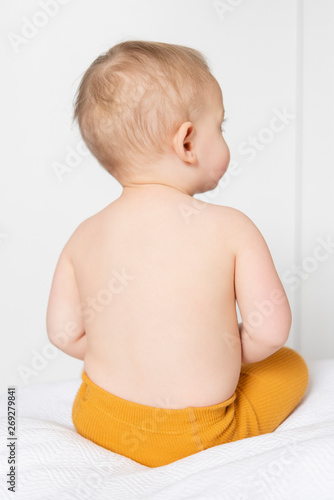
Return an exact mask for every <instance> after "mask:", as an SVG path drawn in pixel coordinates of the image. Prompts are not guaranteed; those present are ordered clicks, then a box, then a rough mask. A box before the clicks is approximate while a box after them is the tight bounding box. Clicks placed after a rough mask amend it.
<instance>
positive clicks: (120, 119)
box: [73, 40, 216, 178]
mask: <svg viewBox="0 0 334 500" xmlns="http://www.w3.org/2000/svg"><path fill="white" fill-rule="evenodd" d="M213 81H216V80H215V78H214V77H213V75H212V74H211V72H210V68H209V66H208V63H207V61H206V59H205V58H204V56H203V55H202V54H201V53H200V52H198V51H197V50H195V49H192V48H190V47H185V46H181V45H174V44H167V43H162V42H149V41H141V40H133V41H124V42H121V43H119V44H117V45H115V46H113V47H112V48H111V49H110V50H108V51H107V52H105V53H104V54H102V55H100V56H99V57H98V58H97V59H95V61H94V62H93V63H92V64H91V65H90V66H89V68H88V69H87V71H86V72H85V73H84V75H83V78H82V80H81V83H80V85H79V88H78V90H77V94H76V100H75V109H74V115H73V120H76V119H77V120H78V124H79V128H80V132H81V135H82V137H83V139H84V141H85V143H86V144H87V147H88V148H89V149H90V151H91V152H92V154H93V155H94V156H95V157H96V158H97V160H98V161H99V163H100V164H101V165H102V166H103V167H104V168H105V169H106V170H107V171H108V172H109V173H111V174H112V175H114V176H115V177H116V178H120V177H121V176H122V174H123V173H127V172H129V171H131V170H132V168H133V167H136V165H138V164H142V165H143V166H144V165H145V162H147V161H148V160H150V161H152V159H155V158H158V157H159V156H160V155H162V154H164V153H166V152H167V151H170V147H171V142H170V141H171V138H172V137H173V134H174V133H175V132H176V131H177V129H178V127H179V126H180V125H181V124H182V123H183V122H184V121H194V120H196V119H197V118H198V117H199V116H200V115H201V113H202V112H203V109H204V107H205V103H206V96H207V93H208V92H207V90H208V86H209V85H210V83H212V82H213Z"/></svg>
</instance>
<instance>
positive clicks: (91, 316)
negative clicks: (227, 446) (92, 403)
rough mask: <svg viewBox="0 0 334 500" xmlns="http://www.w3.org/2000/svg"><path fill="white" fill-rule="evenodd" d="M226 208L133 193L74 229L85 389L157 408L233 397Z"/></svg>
mask: <svg viewBox="0 0 334 500" xmlns="http://www.w3.org/2000/svg"><path fill="white" fill-rule="evenodd" d="M229 210H233V209H229V208H228V207H221V206H216V205H212V204H207V203H204V202H201V201H198V200H196V199H194V198H191V197H189V196H187V195H183V194H182V193H180V192H175V193H172V194H170V193H168V194H166V193H165V192H163V193H162V194H161V195H160V196H157V194H156V192H155V193H154V194H153V192H149V193H144V192H142V191H138V192H136V191H135V192H133V193H127V195H124V196H123V195H122V196H121V197H120V198H118V199H117V200H116V201H115V202H113V203H111V204H110V205H109V206H107V207H106V208H105V209H104V210H102V211H101V212H99V213H98V214H96V215H94V216H93V217H90V218H89V219H87V220H86V221H85V222H84V224H82V225H81V226H80V230H78V231H77V234H76V235H75V238H73V241H72V243H73V244H72V247H71V248H72V251H71V256H72V262H73V268H74V273H75V278H76V281H77V285H78V289H79V294H80V300H81V307H82V312H83V315H84V322H85V331H86V336H87V354H86V356H85V359H84V367H85V371H86V373H87V375H88V376H89V377H90V378H91V380H92V381H93V382H95V383H96V384H97V385H99V386H100V387H102V388H103V389H105V390H107V391H108V392H111V393H112V394H115V395H117V396H119V397H121V398H123V399H126V400H129V401H133V402H136V403H140V404H145V405H149V406H156V407H164V408H186V407H188V406H208V405H214V404H218V403H220V402H222V401H225V400H226V399H228V398H229V397H230V396H231V395H232V394H233V392H234V390H235V387H236V385H237V383H238V379H239V374H240V367H241V347H240V340H239V330H238V321H237V315H236V308H235V291H234V263H235V251H234V240H233V229H232V228H231V224H230V222H229V216H228V215H229Z"/></svg>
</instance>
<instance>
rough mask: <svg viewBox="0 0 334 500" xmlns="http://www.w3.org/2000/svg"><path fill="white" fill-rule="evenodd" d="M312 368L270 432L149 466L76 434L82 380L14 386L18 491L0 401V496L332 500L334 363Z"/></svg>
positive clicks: (36, 498) (36, 499)
mask: <svg viewBox="0 0 334 500" xmlns="http://www.w3.org/2000/svg"><path fill="white" fill-rule="evenodd" d="M308 365H309V370H310V384H309V387H308V390H307V393H306V395H305V396H304V398H303V400H302V402H301V403H300V405H299V406H298V407H297V408H296V409H295V410H294V412H293V413H292V414H291V415H290V416H289V417H288V418H287V419H286V420H285V421H284V422H283V423H282V424H281V425H280V426H279V427H278V429H277V430H276V431H275V432H273V433H271V434H265V435H263V436H257V437H253V438H249V439H243V440H241V441H236V442H234V443H228V444H224V445H220V446H216V447H214V448H210V449H208V450H203V451H201V452H199V453H197V454H195V455H191V456H190V457H186V458H183V459H181V460H178V461H177V462H173V463H171V464H169V465H166V466H163V467H158V468H154V469H151V468H149V467H145V466H144V465H141V464H138V463H137V462H134V461H133V460H131V459H129V458H126V457H123V456H121V455H117V454H116V453H113V452H110V451H108V450H105V449H104V448H101V447H100V446H97V445H95V444H94V443H92V442H90V441H88V440H87V439H85V438H83V437H82V436H80V435H78V434H77V432H76V431H75V429H74V427H73V424H72V420H71V410H72V404H73V400H74V397H75V394H76V391H77V390H78V388H79V386H80V383H81V379H80V378H78V379H77V380H71V381H67V382H62V383H51V384H38V385H33V386H29V387H24V388H19V389H17V404H18V406H17V413H18V421H17V424H18V425H17V436H18V445H17V449H16V451H17V459H18V460H17V482H16V486H17V487H16V490H17V491H16V493H15V494H14V493H10V492H8V491H7V484H6V480H7V479H6V474H7V473H8V468H9V466H8V464H7V449H6V445H5V443H6V438H7V423H6V422H7V418H6V414H7V406H6V396H5V395H4V396H0V400H1V405H0V408H1V409H0V417H1V432H0V434H1V443H2V445H1V450H0V454H1V465H0V467H1V472H2V473H1V481H0V498H1V500H2V499H7V498H8V499H13V498H15V499H16V500H21V499H24V500H30V499H31V500H39V499H41V500H49V499H50V500H51V499H57V500H74V499H80V500H85V499H90V498H94V499H95V498H96V499H112V500H118V499H119V500H127V499H129V500H134V499H145V500H146V499H148V500H162V499H164V500H181V499H182V500H184V499H189V500H190V499H191V500H194V499H209V500H211V499H213V500H214V499H217V500H218V499H219V500H225V499H226V500H252V499H256V500H271V499H273V500H274V499H275V500H276V499H282V500H290V499H291V500H299V499H300V500H327V499H328V500H333V499H334V360H322V361H313V362H310V363H308Z"/></svg>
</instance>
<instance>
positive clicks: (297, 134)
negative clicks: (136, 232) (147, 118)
mask: <svg viewBox="0 0 334 500" xmlns="http://www.w3.org/2000/svg"><path fill="white" fill-rule="evenodd" d="M43 5H44V9H43V7H42V6H43ZM46 11H47V12H48V13H45V12H46ZM43 12H44V14H43ZM41 13H42V14H41ZM31 22H32V23H34V24H38V25H39V27H38V28H34V25H33V24H32V25H31V24H30V23H31ZM0 23H1V24H0V26H1V27H0V29H1V33H2V41H3V42H2V44H1V48H0V51H1V52H0V53H1V60H2V65H3V67H6V68H7V71H6V73H5V72H3V75H4V74H6V78H4V77H3V78H2V79H1V86H2V89H1V90H2V91H1V93H0V95H1V137H2V138H4V139H5V140H4V141H3V145H2V162H1V200H0V203H1V218H0V255H1V264H0V265H1V281H0V287H1V323H2V334H1V343H2V349H1V351H0V375H1V379H0V380H1V382H0V392H4V391H5V390H6V387H7V386H8V385H9V384H11V385H17V386H23V385H26V384H34V383H40V382H44V381H55V380H65V379H69V378H77V377H79V375H80V373H81V370H82V367H83V362H82V361H78V360H75V359H73V358H70V357H69V356H67V355H66V354H63V353H62V352H60V351H58V352H57V353H56V356H54V357H53V358H52V359H47V357H48V356H49V357H50V356H51V354H52V352H51V350H50V351H48V347H49V346H50V345H51V344H50V343H49V342H48V339H47V334H46V326H45V316H46V307H47V301H48V295H49V291H50V286H51V280H52V276H53V272H54V268H55V265H56V262H57V259H58V257H59V254H60V251H61V249H62V248H63V246H64V244H65V243H66V241H67V239H68V238H69V236H70V235H71V234H72V232H73V230H74V229H75V228H76V227H77V225H78V224H79V223H80V222H81V221H82V220H84V219H85V218H87V217H88V216H90V215H92V214H93V213H96V212H97V211H99V210H101V209H102V208H103V207H104V206H106V205H107V204H109V203H110V202H111V201H112V200H114V199H116V198H117V197H118V196H119V195H120V193H121V186H120V185H119V184H118V182H117V181H115V180H114V179H113V178H112V177H111V176H109V175H108V174H107V173H106V172H105V171H104V170H103V169H102V167H100V166H99V165H98V163H97V162H96V161H95V160H94V159H93V158H92V156H91V155H90V154H86V152H85V151H84V150H83V149H82V143H81V138H80V136H79V133H78V130H77V128H76V127H72V125H71V114H72V100H73V96H74V93H75V90H76V88H77V85H78V83H79V81H80V77H81V75H82V73H83V72H84V71H85V69H86V68H87V67H88V65H89V64H90V63H91V62H92V61H93V59H94V58H95V57H96V56H97V55H99V54H100V53H101V52H103V51H105V50H106V49H108V48H109V47H110V46H112V45H114V44H115V43H118V42H120V41H122V40H126V39H144V40H158V41H163V42H169V43H178V44H182V45H188V46H191V47H194V48H197V49H199V50H200V51H201V52H203V54H204V55H205V56H206V57H207V58H208V60H209V63H210V65H211V68H212V71H213V73H214V75H215V76H216V78H217V80H218V81H219V83H220V85H221V88H222V91H223V97H224V105H225V108H226V116H227V117H228V122H227V133H226V140H227V142H228V143H229V146H230V149H231V165H230V169H229V170H228V172H227V174H226V176H225V177H224V178H223V179H222V181H221V184H220V185H219V186H218V187H217V188H216V189H215V190H214V191H212V192H210V193H206V194H204V195H197V196H196V197H198V198H201V199H204V200H206V201H210V202H211V203H217V204H223V205H228V206H233V207H236V208H238V209H239V210H242V211H243V212H245V213H246V214H247V215H248V216H249V217H250V218H251V219H252V220H253V221H254V222H255V223H256V224H257V226H258V227H259V229H260V230H261V231H262V233H263V235H264V237H265V239H266V241H267V243H268V245H269V248H270V250H271V252H272V255H273V259H274V262H275V264H276V268H277V270H278V273H279V275H280V277H281V280H282V281H283V284H284V285H285V289H286V292H287V294H288V297H289V300H290V303H291V306H292V309H293V327H292V332H291V335H290V339H289V341H288V345H290V346H291V347H294V348H296V349H298V350H299V351H300V352H301V353H302V354H303V355H304V356H305V357H306V358H307V359H316V358H326V357H334V340H333V323H334V321H333V298H334V293H333V288H334V284H333V283H334V258H333V254H334V251H333V249H332V248H331V247H329V249H328V250H327V253H326V250H322V251H321V252H318V249H317V247H318V245H319V241H318V240H319V238H323V239H324V240H327V239H331V238H332V241H334V231H333V219H334V216H333V214H334V210H333V209H334V206H333V205H334V202H333V188H334V183H333V177H334V175H333V169H332V163H333V160H332V155H331V149H330V147H331V144H332V142H333V139H332V138H333V132H334V130H333V129H334V121H333V116H334V114H333V111H334V109H333V108H334V103H333V88H334V85H333V83H334V82H333V79H334V72H333V62H334V61H333V58H334V55H333V49H332V48H333V46H334V35H333V30H332V29H331V27H332V26H333V23H334V5H333V2H331V1H330V0H320V1H319V0H318V1H317V2H316V0H305V1H304V2H302V1H299V0H294V1H291V0H247V1H242V0H239V1H238V0H221V1H216V2H215V1H214V0H212V1H211V0H197V1H194V0H183V1H181V2H180V1H179V0H169V1H168V2H162V1H156V0H122V2H120V1H116V0H95V1H94V2H92V1H89V0H81V1H80V2H75V1H74V0H48V1H47V0H44V1H43V0H40V1H33V0H24V1H23V0H21V1H16V2H15V3H14V2H8V3H6V4H5V3H4V2H3V5H2V16H1V21H0ZM282 113H283V114H284V113H287V114H288V115H290V116H289V117H288V118H287V119H286V121H285V123H284V122H282V121H277V119H275V118H274V117H275V116H277V115H279V114H282ZM278 127H280V129H281V130H280V131H278V130H277V128H278ZM273 128H275V130H272V129H273ZM252 137H253V138H254V137H255V139H256V140H257V141H258V143H259V146H258V150H257V149H255V148H254V147H253V146H250V145H249V141H251V140H252ZM246 148H248V150H247V149H246ZM250 148H251V149H252V151H253V153H251V151H250V150H249V149H250ZM260 149H261V150H260ZM73 150H75V151H77V155H76V156H75V157H73ZM70 152H72V156H71V154H70ZM57 162H58V163H62V164H63V165H65V167H67V168H68V170H70V171H69V172H66V173H64V174H63V175H62V176H59V175H58V177H57V175H56V173H55V164H56V163H57ZM294 266H299V267H300V270H299V271H297V270H296V268H295V267H294ZM301 266H303V269H301ZM300 271H302V273H303V278H298V276H297V274H296V272H300Z"/></svg>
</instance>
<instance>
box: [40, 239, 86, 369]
mask: <svg viewBox="0 0 334 500" xmlns="http://www.w3.org/2000/svg"><path fill="white" fill-rule="evenodd" d="M80 311H81V309H80V297H79V292H78V287H77V284H76V280H75V276H74V271H73V265H72V262H71V258H70V254H69V251H68V245H65V248H64V249H63V251H62V252H61V254H60V257H59V259H58V263H57V266H56V269H55V272H54V276H53V281H52V285H51V291H50V296H49V302H48V307H47V315H46V325H47V333H48V337H49V340H50V342H51V343H52V344H53V345H55V346H56V347H58V348H59V349H60V350H62V351H63V352H65V353H66V354H68V355H69V356H73V357H74V358H77V359H82V360H84V357H85V354H86V351H87V338H86V333H85V329H84V322H83V317H82V314H81V312H80Z"/></svg>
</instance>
